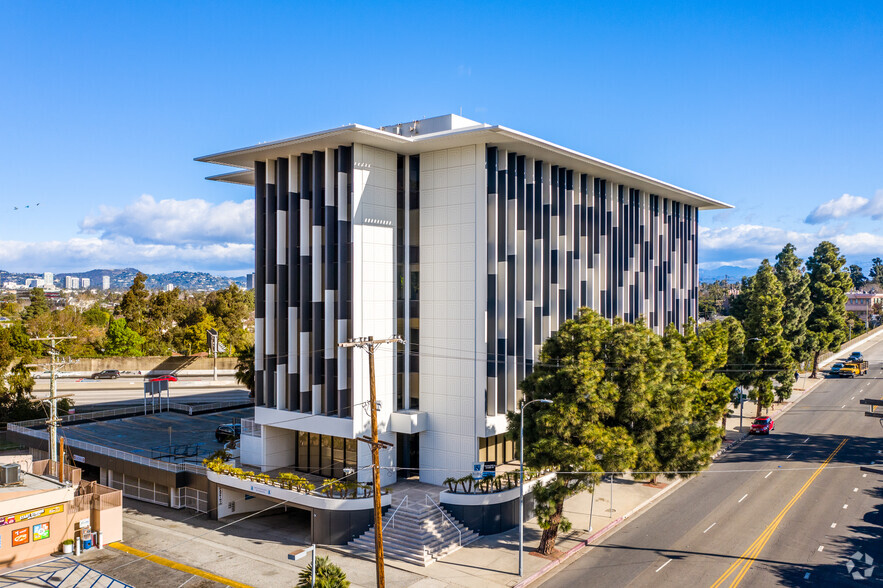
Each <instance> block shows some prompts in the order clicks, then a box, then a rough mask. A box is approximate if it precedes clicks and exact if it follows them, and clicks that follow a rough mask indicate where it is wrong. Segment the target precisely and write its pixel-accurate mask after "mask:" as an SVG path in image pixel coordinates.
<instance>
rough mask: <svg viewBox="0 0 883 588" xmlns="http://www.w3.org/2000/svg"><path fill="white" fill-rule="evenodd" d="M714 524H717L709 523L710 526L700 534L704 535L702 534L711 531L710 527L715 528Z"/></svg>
mask: <svg viewBox="0 0 883 588" xmlns="http://www.w3.org/2000/svg"><path fill="white" fill-rule="evenodd" d="M716 524H717V523H711V525H710V526H709V527H708V528H707V529H705V530H704V531H702V533H703V534H704V533H708V532H709V531H711V527H713V526H715V525H716Z"/></svg>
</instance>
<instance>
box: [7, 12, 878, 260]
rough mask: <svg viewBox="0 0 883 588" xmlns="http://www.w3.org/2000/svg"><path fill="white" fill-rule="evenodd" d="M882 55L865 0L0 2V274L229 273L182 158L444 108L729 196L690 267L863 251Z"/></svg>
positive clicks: (240, 203)
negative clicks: (829, 244) (783, 252)
mask: <svg viewBox="0 0 883 588" xmlns="http://www.w3.org/2000/svg"><path fill="white" fill-rule="evenodd" d="M881 63H883V3H880V2H873V1H869V2H860V3H851V2H830V3H822V2H772V3H770V2H740V3H717V2H695V3H686V2H677V3H666V2H630V3H627V4H625V3H623V6H618V5H616V3H610V2H598V3H591V2H572V3H571V2H557V3H556V2H542V3H532V4H528V3H514V4H513V3H511V2H507V3H503V2H499V3H483V4H479V3H473V2H445V3H435V4H428V3H426V4H423V3H412V2H402V3H384V2H377V3H373V4H368V3H289V2H278V3H273V2H243V3H224V2H205V3H198V2H190V3H177V2H149V3H147V2H144V3H139V4H135V3H111V2H108V3H61V2H59V3H49V2H44V3H27V2H16V3H7V4H4V16H3V18H2V19H0V66H2V69H0V71H2V80H3V84H2V88H3V89H2V91H0V112H2V113H3V116H0V137H2V139H3V140H2V141H0V209H2V214H0V269H5V270H9V271H43V270H54V271H56V272H58V271H64V270H70V271H75V270H86V269H92V268H95V267H124V266H135V267H138V268H140V269H143V270H145V271H167V270H174V269H195V270H207V271H213V272H218V273H227V274H241V273H244V272H245V271H250V268H251V266H252V264H253V261H252V256H253V253H252V245H251V240H252V239H253V237H252V227H251V222H252V220H251V219H252V212H251V202H250V199H251V196H252V195H251V194H250V193H249V190H248V189H246V188H244V187H238V186H229V185H224V184H218V183H214V182H207V181H205V180H204V179H203V178H204V177H205V176H206V175H210V174H212V173H216V171H217V170H215V169H212V166H209V165H206V164H202V163H197V162H194V161H193V158H194V157H196V156H199V155H205V154H208V153H214V152H218V151H222V150H226V149H231V148H236V147H242V146H245V145H251V144H254V143H257V142H260V141H266V140H273V139H280V138H284V137H289V136H293V135H298V134H302V133H306V132H311V131H315V130H319V129H324V128H329V127H334V126H338V125H342V124H346V123H350V122H359V123H362V124H366V125H372V126H380V125H383V124H391V123H395V122H401V121H408V120H413V119H416V118H421V117H424V116H435V115H438V114H443V113H448V112H454V113H459V112H461V109H462V114H463V116H466V117H468V118H473V119H475V120H478V121H481V122H487V123H491V124H502V125H505V126H508V127H512V128H515V129H518V130H521V131H525V132H528V133H531V134H534V135H537V136H540V137H542V138H544V139H547V140H550V141H554V142H557V143H559V144H562V145H565V146H567V147H570V148H573V149H577V150H579V151H582V152H584V153H587V154H589V155H592V156H595V157H600V158H602V159H605V160H608V161H611V162H613V163H616V164H619V165H623V166H626V167H629V168H631V169H634V170H636V171H639V172H642V173H646V174H649V175H652V176H655V177H658V178H660V179H663V180H666V181H669V182H671V183H674V184H677V185H679V186H682V187H684V188H688V189H691V190H694V191H697V192H700V193H703V194H706V195H708V196H711V197H713V198H717V199H720V200H723V201H725V202H728V203H731V204H733V205H734V206H735V207H736V208H735V209H734V210H732V211H726V212H715V213H705V214H703V215H702V216H701V217H700V224H701V226H702V241H701V242H700V261H701V263H702V266H703V267H705V268H713V267H715V266H716V265H721V264H733V265H745V266H756V265H757V263H758V262H759V261H760V259H762V258H763V257H770V256H774V255H775V253H776V252H778V251H779V250H780V249H781V247H782V246H783V245H784V244H785V243H786V242H787V241H792V242H794V243H795V244H796V245H797V246H798V247H799V250H800V252H801V253H802V254H803V255H804V256H805V255H807V254H809V253H810V252H811V249H812V247H813V246H814V245H815V244H816V243H818V241H819V240H821V239H831V240H834V241H835V242H836V243H837V244H838V245H839V246H840V247H841V249H842V251H843V252H844V253H846V254H847V256H848V258H849V260H850V261H851V262H856V263H865V264H866V263H867V261H868V260H869V259H870V258H871V257H874V256H877V255H880V256H883V232H881V231H880V227H881V223H883V67H881ZM37 203H39V206H37V205H36V204H37ZM16 206H17V207H18V210H13V209H14V207H16ZM25 206H28V207H29V208H24V207H25Z"/></svg>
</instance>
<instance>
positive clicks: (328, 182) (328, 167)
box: [325, 147, 337, 206]
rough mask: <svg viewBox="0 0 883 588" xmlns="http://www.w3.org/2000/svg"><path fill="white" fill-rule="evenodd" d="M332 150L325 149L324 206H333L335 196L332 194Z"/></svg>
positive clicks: (333, 170)
mask: <svg viewBox="0 0 883 588" xmlns="http://www.w3.org/2000/svg"><path fill="white" fill-rule="evenodd" d="M336 173H337V171H336V170H335V169H334V149H332V148H330V147H329V148H327V149H325V206H334V205H335V201H336V200H337V194H335V193H334V174H336Z"/></svg>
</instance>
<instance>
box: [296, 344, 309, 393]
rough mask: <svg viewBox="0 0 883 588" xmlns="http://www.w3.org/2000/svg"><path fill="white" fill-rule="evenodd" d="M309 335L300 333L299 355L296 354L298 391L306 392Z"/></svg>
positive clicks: (307, 383)
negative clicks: (298, 362)
mask: <svg viewBox="0 0 883 588" xmlns="http://www.w3.org/2000/svg"><path fill="white" fill-rule="evenodd" d="M309 350H310V334H309V333H301V334H300V353H298V359H300V369H298V373H299V374H300V391H301V392H306V391H308V390H309V389H310V352H309Z"/></svg>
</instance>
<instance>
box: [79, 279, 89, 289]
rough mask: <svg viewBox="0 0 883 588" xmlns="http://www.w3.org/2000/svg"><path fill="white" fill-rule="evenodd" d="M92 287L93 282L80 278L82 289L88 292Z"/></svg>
mask: <svg viewBox="0 0 883 588" xmlns="http://www.w3.org/2000/svg"><path fill="white" fill-rule="evenodd" d="M91 285H92V280H90V279H89V278H80V288H82V289H83V290H88V289H89V286H91Z"/></svg>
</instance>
